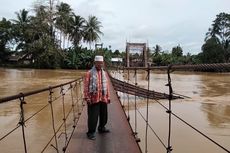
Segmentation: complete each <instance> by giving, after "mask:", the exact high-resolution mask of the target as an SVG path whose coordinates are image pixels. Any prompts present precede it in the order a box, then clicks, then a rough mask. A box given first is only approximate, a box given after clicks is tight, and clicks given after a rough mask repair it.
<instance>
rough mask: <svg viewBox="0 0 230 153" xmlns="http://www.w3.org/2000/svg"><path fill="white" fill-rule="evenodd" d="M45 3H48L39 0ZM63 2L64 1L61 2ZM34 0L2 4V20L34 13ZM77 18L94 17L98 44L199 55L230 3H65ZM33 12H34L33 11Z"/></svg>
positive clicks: (69, 0)
mask: <svg viewBox="0 0 230 153" xmlns="http://www.w3.org/2000/svg"><path fill="white" fill-rule="evenodd" d="M39 1H45V0H39ZM60 1H61V0H60ZM34 2H35V0H18V1H16V0H14V1H13V0H0V18H2V17H5V18H7V19H14V18H15V17H16V15H15V12H17V11H19V10H21V9H23V8H25V9H27V10H31V8H32V6H33V3H34ZM61 2H66V3H68V4H70V6H71V8H72V9H73V10H74V12H75V14H77V15H81V16H82V17H84V18H86V19H87V18H88V16H89V15H95V16H96V17H97V18H98V19H99V21H101V23H102V26H103V27H102V28H101V31H102V32H103V33H104V35H103V36H101V40H100V41H99V42H98V43H103V47H109V46H111V48H112V50H116V49H118V50H121V51H124V50H125V47H126V42H131V43H132V42H133V43H134V42H135V43H147V44H148V46H149V47H150V49H153V47H154V46H155V45H156V44H158V45H160V46H161V48H162V50H164V51H171V49H172V47H175V46H177V45H180V46H181V47H182V49H183V53H184V54H187V53H188V52H189V53H191V54H198V53H199V52H201V46H202V44H203V43H204V38H205V34H206V32H208V28H210V27H211V24H212V23H213V20H215V18H216V15H217V14H219V13H221V12H225V13H230V0H62V1H61ZM31 11H32V10H31Z"/></svg>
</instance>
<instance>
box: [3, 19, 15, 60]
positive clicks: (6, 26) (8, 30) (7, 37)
mask: <svg viewBox="0 0 230 153" xmlns="http://www.w3.org/2000/svg"><path fill="white" fill-rule="evenodd" d="M11 39H12V23H11V22H10V21H8V20H6V18H3V19H2V20H1V21H0V63H2V62H5V60H6V58H7V56H8V54H9V48H8V46H7V44H8V43H9V42H10V41H11Z"/></svg>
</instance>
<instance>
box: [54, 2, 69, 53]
mask: <svg viewBox="0 0 230 153" xmlns="http://www.w3.org/2000/svg"><path fill="white" fill-rule="evenodd" d="M56 8H57V14H56V15H57V17H56V26H57V28H58V29H59V30H60V33H61V34H60V44H61V37H62V34H63V42H62V43H63V49H64V48H65V39H66V37H67V35H68V31H69V30H68V27H70V18H71V15H72V9H71V7H70V5H69V4H67V3H63V2H61V4H60V5H57V6H56Z"/></svg>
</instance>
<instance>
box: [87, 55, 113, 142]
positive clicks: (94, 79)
mask: <svg viewBox="0 0 230 153" xmlns="http://www.w3.org/2000/svg"><path fill="white" fill-rule="evenodd" d="M103 65H104V60H103V56H95V59H94V66H93V67H92V69H91V70H89V71H88V72H87V73H86V76H85V80H84V99H85V101H86V102H87V106H88V107H87V108H88V132H87V137H88V138H89V139H91V140H94V139H95V138H96V137H95V132H96V127H97V122H98V117H99V126H98V132H99V133H108V132H110V131H109V130H108V129H107V128H106V127H105V125H106V123H107V120H108V112H107V104H108V103H110V93H109V84H108V79H109V77H108V74H107V72H106V71H105V70H104V69H103Z"/></svg>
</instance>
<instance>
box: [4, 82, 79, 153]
mask: <svg viewBox="0 0 230 153" xmlns="http://www.w3.org/2000/svg"><path fill="white" fill-rule="evenodd" d="M82 83H83V79H82V78H79V79H76V80H73V81H70V82H66V83H63V84H59V85H56V86H50V87H47V88H43V89H40V90H34V91H30V92H26V93H20V94H17V95H13V96H9V97H4V98H1V99H0V106H1V105H2V106H3V105H6V104H8V103H11V104H12V103H18V104H19V105H18V109H17V110H16V112H18V113H19V117H18V118H19V121H18V124H17V125H16V126H15V127H14V128H12V129H1V130H3V131H6V132H5V133H1V134H0V146H1V145H4V144H10V143H11V142H15V141H16V142H18V143H17V144H15V146H16V147H19V146H18V144H21V142H23V143H22V144H21V145H23V146H21V147H23V149H21V150H20V148H14V147H13V146H11V147H1V150H2V151H3V150H4V152H15V151H13V150H17V152H25V153H28V152H42V153H43V152H57V153H59V152H65V151H66V148H67V146H68V144H69V142H70V139H71V137H72V135H73V132H74V130H75V127H76V124H77V122H78V119H79V116H80V114H81V111H82V108H83V105H84V104H83V97H82V95H83V94H82V92H83V91H82V87H83V86H82ZM39 97H40V98H41V99H42V100H40V101H39V99H40V98H39ZM44 101H45V102H44ZM30 107H33V111H31V109H30ZM35 108H36V111H35ZM35 118H36V119H35ZM37 120H39V122H38V123H35V122H36V121H37ZM39 125H41V126H39ZM6 127H7V126H6ZM19 131H21V132H19ZM39 132H40V133H39ZM20 133H21V134H20ZM11 135H16V137H15V136H14V137H12V138H10V136H11ZM35 137H36V138H35ZM15 139H16V140H15ZM39 140H41V141H39ZM41 144H42V146H37V145H41ZM6 148H7V149H9V150H8V151H7V150H6Z"/></svg>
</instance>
